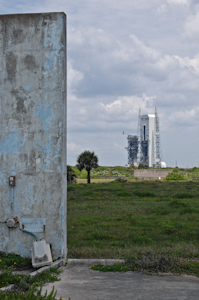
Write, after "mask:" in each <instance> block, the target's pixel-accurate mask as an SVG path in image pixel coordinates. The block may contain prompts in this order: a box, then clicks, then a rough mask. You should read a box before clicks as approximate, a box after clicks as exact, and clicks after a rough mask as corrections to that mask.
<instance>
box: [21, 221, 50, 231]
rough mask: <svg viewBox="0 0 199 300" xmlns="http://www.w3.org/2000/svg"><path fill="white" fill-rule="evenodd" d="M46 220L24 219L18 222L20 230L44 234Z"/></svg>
mask: <svg viewBox="0 0 199 300" xmlns="http://www.w3.org/2000/svg"><path fill="white" fill-rule="evenodd" d="M45 226H46V219H40V218H37V219H34V218H24V219H21V221H20V228H21V229H22V230H27V231H30V232H45Z"/></svg>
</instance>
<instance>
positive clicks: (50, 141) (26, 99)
mask: <svg viewBox="0 0 199 300" xmlns="http://www.w3.org/2000/svg"><path fill="white" fill-rule="evenodd" d="M10 175H15V176H16V186H15V187H14V188H12V187H11V186H9V182H8V178H9V176H10ZM13 190H14V197H13V196H12V191H13ZM0 197H1V198H0V201H1V202H0V221H1V222H4V221H6V219H7V218H10V217H17V218H18V221H19V223H18V224H17V227H16V228H8V227H7V225H6V224H5V223H1V224H0V237H1V238H0V250H1V251H8V252H11V251H13V252H15V253H18V254H20V255H23V256H30V249H31V247H32V241H33V236H31V235H30V234H27V233H24V232H22V231H21V230H20V229H19V225H20V222H21V219H22V218H44V219H45V222H46V225H45V228H44V229H45V232H41V231H40V232H37V233H35V234H36V235H37V237H38V238H39V239H40V238H43V237H44V238H45V239H46V242H47V243H50V244H51V246H52V253H53V257H54V258H57V257H59V256H60V257H64V256H65V255H66V15H65V14H64V13H43V14H19V15H1V16H0ZM11 198H12V199H11ZM12 201H13V204H12ZM24 229H26V228H24ZM34 230H35V229H34V228H33V227H32V231H33V232H34Z"/></svg>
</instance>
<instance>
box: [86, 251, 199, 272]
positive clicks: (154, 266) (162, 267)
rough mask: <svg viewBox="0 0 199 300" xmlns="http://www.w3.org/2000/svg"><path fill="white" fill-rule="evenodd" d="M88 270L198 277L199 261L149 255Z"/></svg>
mask: <svg viewBox="0 0 199 300" xmlns="http://www.w3.org/2000/svg"><path fill="white" fill-rule="evenodd" d="M90 269H92V270H98V271H102V272H127V271H139V272H143V273H147V274H151V275H155V274H162V273H172V274H174V275H181V274H189V275H195V276H197V277H199V261H182V260H180V259H179V258H176V257H168V256H165V255H160V256H154V255H153V254H151V253H149V254H147V256H140V257H139V256H137V257H134V258H133V259H132V260H127V261H126V262H125V263H123V264H121V263H115V264H114V265H112V266H109V265H105V266H104V265H101V264H98V265H94V266H92V267H90Z"/></svg>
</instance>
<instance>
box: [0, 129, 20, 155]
mask: <svg viewBox="0 0 199 300" xmlns="http://www.w3.org/2000/svg"><path fill="white" fill-rule="evenodd" d="M24 144H25V136H24V137H23V140H22V141H21V136H20V133H19V132H18V130H13V132H11V133H10V134H9V135H8V136H7V135H6V137H4V135H3V136H2V140H1V143H0V154H7V153H9V154H14V153H16V154H18V153H19V152H20V151H19V150H20V149H21V148H23V146H24Z"/></svg>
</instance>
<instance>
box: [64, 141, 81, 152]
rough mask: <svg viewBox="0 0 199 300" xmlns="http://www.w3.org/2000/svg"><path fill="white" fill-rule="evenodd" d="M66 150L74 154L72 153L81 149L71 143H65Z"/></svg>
mask: <svg viewBox="0 0 199 300" xmlns="http://www.w3.org/2000/svg"><path fill="white" fill-rule="evenodd" d="M67 149H68V150H69V151H72V152H74V151H75V152H77V151H79V150H80V149H81V146H80V145H77V144H75V143H73V142H70V143H67Z"/></svg>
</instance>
